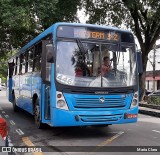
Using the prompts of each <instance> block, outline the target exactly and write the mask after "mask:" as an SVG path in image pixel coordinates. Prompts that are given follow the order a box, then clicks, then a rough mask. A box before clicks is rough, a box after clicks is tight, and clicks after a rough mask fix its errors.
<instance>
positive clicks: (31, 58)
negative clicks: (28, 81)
mask: <svg viewBox="0 0 160 155" xmlns="http://www.w3.org/2000/svg"><path fill="white" fill-rule="evenodd" d="M32 70H33V49H30V50H29V51H28V72H32Z"/></svg>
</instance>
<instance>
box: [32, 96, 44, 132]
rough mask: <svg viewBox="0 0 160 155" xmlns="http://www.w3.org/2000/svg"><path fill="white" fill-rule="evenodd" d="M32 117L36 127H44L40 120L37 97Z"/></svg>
mask: <svg viewBox="0 0 160 155" xmlns="http://www.w3.org/2000/svg"><path fill="white" fill-rule="evenodd" d="M34 119H35V123H36V126H37V128H38V129H42V128H43V127H44V124H43V123H42V122H41V119H40V107H39V102H38V99H37V100H36V104H35V108H34Z"/></svg>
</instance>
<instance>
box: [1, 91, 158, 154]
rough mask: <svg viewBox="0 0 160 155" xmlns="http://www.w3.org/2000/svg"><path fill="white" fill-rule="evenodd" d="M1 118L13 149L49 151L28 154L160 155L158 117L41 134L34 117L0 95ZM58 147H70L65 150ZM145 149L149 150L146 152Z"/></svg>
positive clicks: (4, 94)
mask: <svg viewBox="0 0 160 155" xmlns="http://www.w3.org/2000/svg"><path fill="white" fill-rule="evenodd" d="M0 115H1V116H2V117H4V118H6V120H7V122H8V125H9V139H10V146H35V147H36V146H45V147H44V149H46V150H47V151H49V152H47V153H45V152H42V153H27V154H32V155H33V154H35V155H43V154H44V155H45V154H46V155H50V154H54V155H56V154H57V155H59V154H66V155H67V154H69V155H70V154H71V155H72V154H94V155H96V154H107V155H117V154H118V155H128V154H129V155H136V154H138V155H139V154H140V155H143V154H145V155H151V154H153V155H159V154H160V152H156V150H153V149H154V146H159V149H160V118H156V117H151V116H146V115H141V114H139V119H138V122H137V123H134V124H122V125H111V126H109V127H90V126H88V127H63V128H51V127H47V128H45V129H43V130H40V129H37V128H36V126H35V124H34V119H33V116H31V115H30V114H28V113H27V112H24V111H22V110H20V111H19V112H17V113H15V112H13V110H12V104H11V103H10V102H8V100H7V98H6V93H5V92H0ZM59 146H70V147H67V149H66V148H64V147H59ZM79 146H88V147H86V148H85V147H79ZM90 146H91V147H90ZM104 146H110V148H112V147H111V146H113V148H112V150H111V151H114V152H101V151H103V149H104ZM115 146H122V147H115ZM123 146H124V147H125V148H127V146H128V149H129V150H130V146H136V149H140V150H141V152H129V150H128V151H127V152H119V153H118V152H116V151H117V150H118V149H123V148H124V147H123ZM77 148H78V149H79V150H80V151H82V150H83V151H84V149H87V151H85V152H76V151H75V150H76V149H77ZM156 148H157V147H156ZM105 149H106V148H105ZM131 149H132V148H131ZM145 149H147V152H146V151H145ZM62 150H63V151H64V152H62ZM149 150H150V151H149ZM96 151H98V152H96ZM99 151H100V152H99ZM148 151H149V152H148ZM152 151H154V152H152ZM18 154H25V153H18Z"/></svg>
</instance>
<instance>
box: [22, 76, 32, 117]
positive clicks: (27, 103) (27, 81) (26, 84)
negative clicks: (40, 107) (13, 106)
mask: <svg viewBox="0 0 160 155" xmlns="http://www.w3.org/2000/svg"><path fill="white" fill-rule="evenodd" d="M31 92H32V73H28V74H26V75H23V76H21V90H20V95H21V97H22V102H23V104H22V105H21V107H22V108H23V109H24V110H26V111H27V112H29V113H31V114H33V106H32V93H31Z"/></svg>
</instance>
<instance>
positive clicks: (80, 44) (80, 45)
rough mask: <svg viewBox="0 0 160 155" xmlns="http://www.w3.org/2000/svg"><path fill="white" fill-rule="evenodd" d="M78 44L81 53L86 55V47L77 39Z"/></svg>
mask: <svg viewBox="0 0 160 155" xmlns="http://www.w3.org/2000/svg"><path fill="white" fill-rule="evenodd" d="M76 42H77V45H78V47H79V49H80V51H81V52H83V53H86V51H85V49H84V46H83V44H82V42H81V40H80V39H76Z"/></svg>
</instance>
